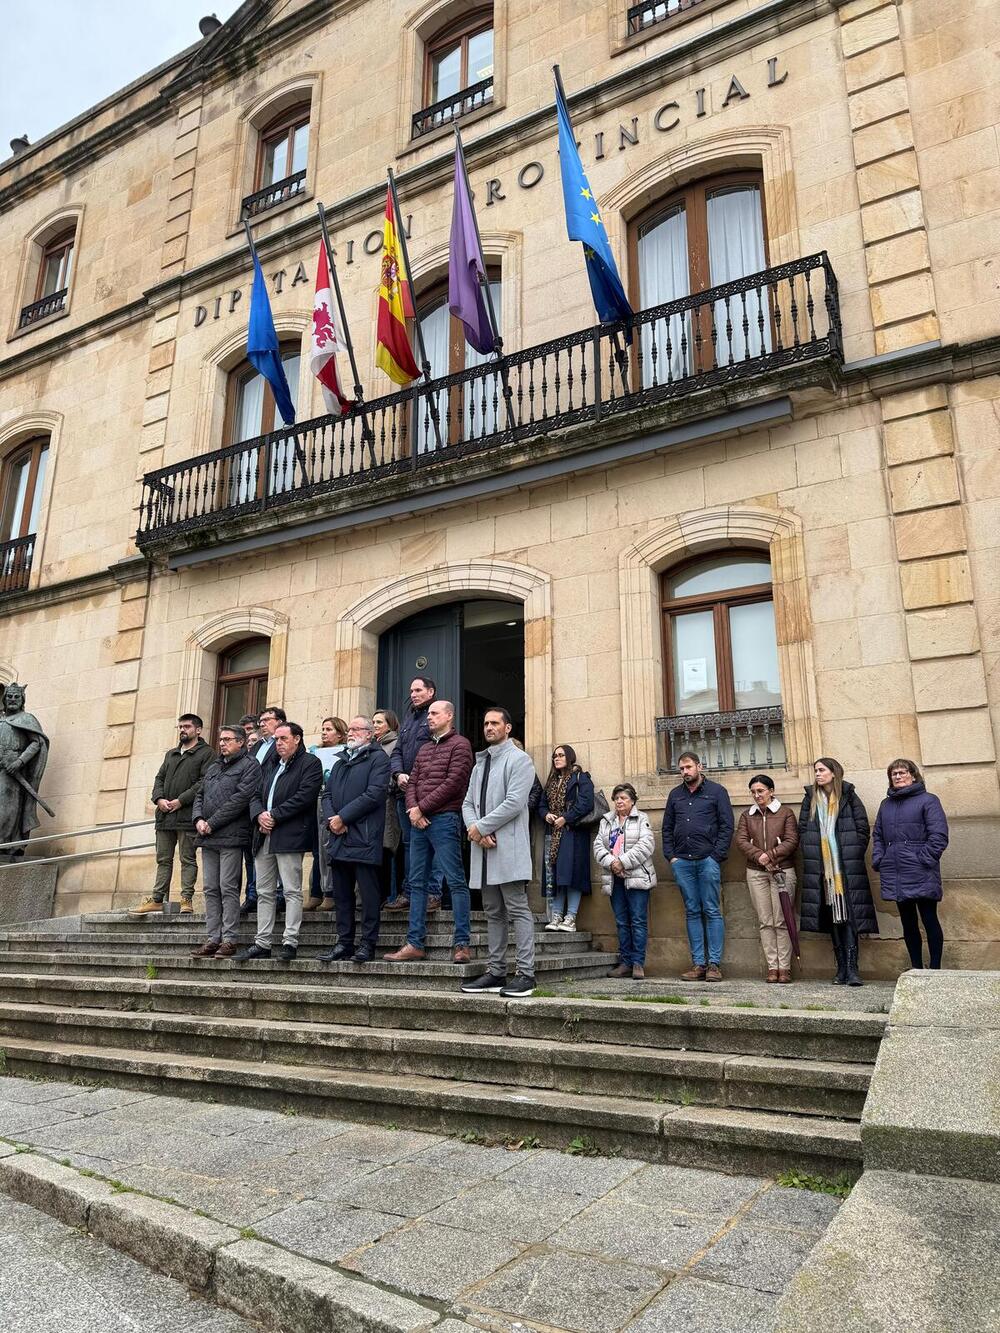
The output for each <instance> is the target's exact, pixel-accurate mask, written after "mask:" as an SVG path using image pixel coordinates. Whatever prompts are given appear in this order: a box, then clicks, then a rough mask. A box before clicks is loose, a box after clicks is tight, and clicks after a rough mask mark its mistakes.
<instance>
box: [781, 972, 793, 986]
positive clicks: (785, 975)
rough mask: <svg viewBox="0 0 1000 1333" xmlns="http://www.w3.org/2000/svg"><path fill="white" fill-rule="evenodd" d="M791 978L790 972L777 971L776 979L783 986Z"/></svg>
mask: <svg viewBox="0 0 1000 1333" xmlns="http://www.w3.org/2000/svg"><path fill="white" fill-rule="evenodd" d="M791 979H792V974H791V972H779V973H778V980H779V981H780V982H781V984H782V985H783V986H787V985H788V983H789V982H790V981H791Z"/></svg>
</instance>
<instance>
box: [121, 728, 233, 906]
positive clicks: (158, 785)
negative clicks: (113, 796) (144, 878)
mask: <svg viewBox="0 0 1000 1333" xmlns="http://www.w3.org/2000/svg"><path fill="white" fill-rule="evenodd" d="M203 725H204V724H203V722H202V720H201V718H200V717H199V716H198V715H197V713H184V714H183V716H181V717H179V718H178V719H177V731H178V733H179V736H180V741H179V744H177V745H175V746H174V748H173V749H172V750H168V751H167V753H166V754H165V755H164V756H163V763H162V764H161V765H160V769H159V772H158V773H157V775H156V780H155V782H154V783H153V795H152V801H153V804H154V805H155V806H156V880H155V882H154V884H153V895H152V897H151V898H147V899H146V901H145V902H144V903H143V904H142V906H141V907H139V908H137V909H136V915H139V916H149V915H151V914H152V913H154V912H162V911H163V903H164V900H165V899H166V898H167V897H168V896H169V894H170V880H171V878H172V877H173V873H174V851H175V849H176V851H177V854H178V856H179V857H180V862H181V911H182V912H183V913H188V912H192V911H193V910H194V908H193V907H192V905H191V900H192V898H193V897H194V885H195V880H196V879H197V878H198V862H197V860H196V859H195V852H194V819H193V817H192V806H193V805H194V798H195V797H196V796H197V795H198V792H199V791H200V790H201V784H202V779H203V778H204V776H205V770H206V769H207V768H208V767H209V765H210V764H214V763H215V761H216V759H218V755H217V754H216V753H215V751H214V750H213V749H211V748H210V747H209V746H208V745H206V744H205V742H204V741H203V740H202V738H201V730H202V727H203Z"/></svg>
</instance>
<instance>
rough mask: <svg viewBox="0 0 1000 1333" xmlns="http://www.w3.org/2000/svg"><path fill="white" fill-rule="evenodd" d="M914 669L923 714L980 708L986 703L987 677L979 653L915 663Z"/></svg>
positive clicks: (918, 706)
mask: <svg viewBox="0 0 1000 1333" xmlns="http://www.w3.org/2000/svg"><path fill="white" fill-rule="evenodd" d="M912 670H913V702H914V704H915V706H916V709H917V711H918V712H919V713H929V712H938V711H940V710H941V709H945V708H980V707H982V706H983V705H984V704H985V703H986V676H985V674H984V672H983V659H982V657H981V656H980V655H979V654H978V653H976V654H974V655H973V656H971V657H944V658H935V659H932V660H930V661H926V662H914V663H913V667H912Z"/></svg>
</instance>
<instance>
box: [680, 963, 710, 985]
mask: <svg viewBox="0 0 1000 1333" xmlns="http://www.w3.org/2000/svg"><path fill="white" fill-rule="evenodd" d="M704 980H705V969H704V967H702V966H701V964H700V963H695V965H694V967H692V968H691V970H690V972H682V973H681V981H704Z"/></svg>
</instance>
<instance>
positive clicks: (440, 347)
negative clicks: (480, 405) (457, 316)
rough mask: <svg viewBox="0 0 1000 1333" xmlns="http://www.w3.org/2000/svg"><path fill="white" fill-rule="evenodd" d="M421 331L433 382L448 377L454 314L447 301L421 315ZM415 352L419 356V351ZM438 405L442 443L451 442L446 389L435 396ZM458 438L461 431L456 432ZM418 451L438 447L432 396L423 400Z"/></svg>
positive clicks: (426, 451) (418, 431)
mask: <svg viewBox="0 0 1000 1333" xmlns="http://www.w3.org/2000/svg"><path fill="white" fill-rule="evenodd" d="M420 331H421V333H422V334H423V335H424V348H425V350H426V352H427V360H428V361H429V362H430V364H431V379H432V380H436V379H439V378H440V377H441V376H442V375H447V374H448V372H449V369H450V359H449V355H448V347H449V342H450V339H451V314H450V312H449V310H448V302H447V300H442V301H441V302H440V303H439V304H438V305H436V306H435V307H434V308H433V310H428V311H427V312H426V313H423V314H421V316H420ZM413 350H414V352H415V353H416V354H417V356H419V348H417V347H415V348H414V349H413ZM434 402H435V403H436V404H437V412H438V422H439V426H440V431H441V443H442V444H447V443H448V394H447V393H446V392H445V391H444V390H442V391H440V392H439V393H436V394H435V395H434ZM452 435H453V437H455V438H457V435H458V432H456V431H453V432H452ZM417 441H418V448H419V450H420V452H421V453H422V454H424V453H428V452H429V451H431V450H433V449H436V448H437V435H436V434H435V431H434V422H433V421H432V419H431V400H430V398H429V396H428V395H426V394H424V395H421V397H420V402H419V419H418V423H417Z"/></svg>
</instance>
